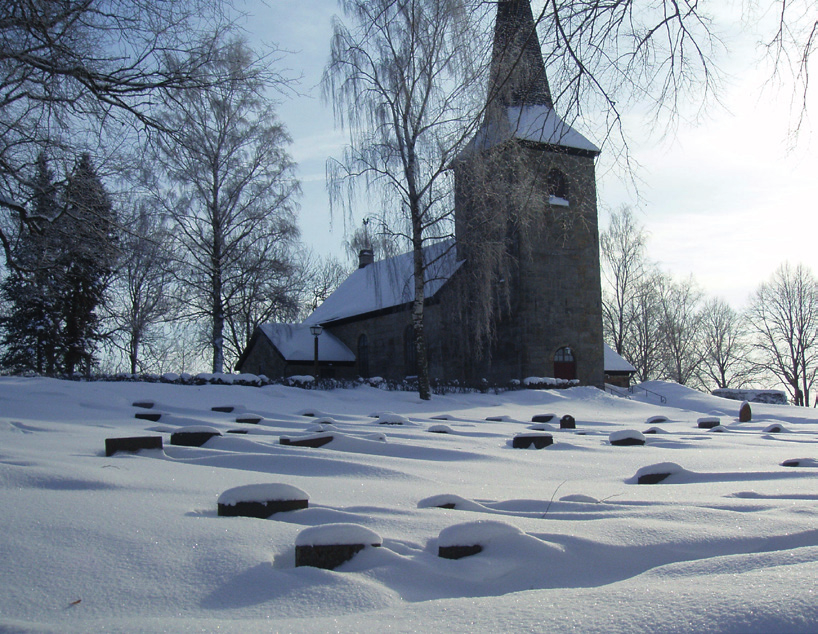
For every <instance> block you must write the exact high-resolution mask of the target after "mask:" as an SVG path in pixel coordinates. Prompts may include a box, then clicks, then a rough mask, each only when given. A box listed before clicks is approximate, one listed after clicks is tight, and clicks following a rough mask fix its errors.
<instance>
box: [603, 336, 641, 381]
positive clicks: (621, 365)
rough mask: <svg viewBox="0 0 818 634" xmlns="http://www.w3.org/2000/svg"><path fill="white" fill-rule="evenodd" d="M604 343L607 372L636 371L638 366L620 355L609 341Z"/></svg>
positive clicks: (631, 372) (630, 372)
mask: <svg viewBox="0 0 818 634" xmlns="http://www.w3.org/2000/svg"><path fill="white" fill-rule="evenodd" d="M602 345H603V346H604V352H605V372H608V373H629V374H633V373H634V372H636V368H634V367H633V366H632V365H631V364H630V363H628V362H627V361H625V359H623V358H622V357H621V356H619V355H618V354H617V353H616V352H615V351H614V350H613V348H611V347H610V346H609V345H608V344H607V343H603V344H602Z"/></svg>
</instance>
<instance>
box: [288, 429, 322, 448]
mask: <svg viewBox="0 0 818 634" xmlns="http://www.w3.org/2000/svg"><path fill="white" fill-rule="evenodd" d="M334 438H335V436H334V435H333V434H331V433H328V432H318V433H316V434H308V435H306V436H280V437H279V439H278V444H280V445H290V446H291V447H312V448H313V449H317V448H318V447H323V446H324V445H326V444H327V443H330V442H332V441H333V439H334Z"/></svg>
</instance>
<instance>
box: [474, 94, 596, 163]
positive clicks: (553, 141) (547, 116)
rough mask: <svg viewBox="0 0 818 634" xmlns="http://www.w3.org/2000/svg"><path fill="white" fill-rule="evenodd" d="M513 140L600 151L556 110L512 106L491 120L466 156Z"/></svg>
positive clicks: (481, 129) (479, 132)
mask: <svg viewBox="0 0 818 634" xmlns="http://www.w3.org/2000/svg"><path fill="white" fill-rule="evenodd" d="M510 139H518V140H521V141H531V142H533V143H544V144H547V145H556V146H560V147H564V148H568V149H573V150H579V151H581V152H587V153H591V154H594V155H596V154H599V151H600V150H599V148H598V147H597V146H596V145H594V144H593V143H591V142H590V141H589V140H588V139H586V138H585V137H584V136H582V135H581V134H580V133H579V132H577V131H576V130H574V128H572V127H571V126H570V125H568V124H567V123H565V121H563V120H562V119H561V118H560V117H559V116H558V115H557V113H556V112H554V109H553V108H550V107H548V106H545V105H525V106H508V107H506V108H504V109H503V111H502V114H500V115H499V116H493V117H490V118H489V119H488V120H487V121H486V123H484V124H483V126H482V127H481V128H480V130H479V131H478V132H477V134H476V135H475V137H474V139H472V141H471V142H470V143H469V146H468V147H467V148H466V150H465V152H464V153H468V152H469V151H471V150H475V149H477V150H486V149H488V148H491V147H494V146H496V145H500V144H501V143H505V142H506V141H508V140H510Z"/></svg>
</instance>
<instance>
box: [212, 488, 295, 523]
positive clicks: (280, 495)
mask: <svg viewBox="0 0 818 634" xmlns="http://www.w3.org/2000/svg"><path fill="white" fill-rule="evenodd" d="M218 505H219V515H221V516H224V517H257V518H259V519H265V518H268V517H270V516H271V515H272V514H273V513H282V512H285V511H296V510H298V509H305V508H307V507H308V506H309V496H308V495H307V494H306V493H305V492H304V491H302V490H301V489H299V488H298V487H294V486H292V485H290V484H278V483H275V484H247V485H244V486H240V487H235V488H233V489H228V490H227V491H225V492H224V493H222V494H221V495H220V496H219V501H218Z"/></svg>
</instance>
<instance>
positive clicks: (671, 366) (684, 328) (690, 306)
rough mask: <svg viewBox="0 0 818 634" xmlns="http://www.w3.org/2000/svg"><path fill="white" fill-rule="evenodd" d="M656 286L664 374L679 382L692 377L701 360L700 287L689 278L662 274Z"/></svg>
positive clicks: (683, 383) (687, 380) (682, 382)
mask: <svg viewBox="0 0 818 634" xmlns="http://www.w3.org/2000/svg"><path fill="white" fill-rule="evenodd" d="M662 282H663V283H662V284H661V285H660V287H659V308H660V315H659V319H660V321H659V334H660V336H661V338H662V344H661V355H662V357H661V358H662V365H663V374H664V376H665V378H667V379H670V380H671V381H675V382H676V383H679V384H680V385H687V384H689V383H690V382H691V380H694V379H696V372H697V370H698V368H699V364H700V362H701V360H702V356H703V351H702V348H701V345H700V337H699V329H700V327H701V320H702V315H701V312H700V304H701V300H702V297H703V293H702V291H701V289H700V288H699V287H698V286H697V284H696V283H695V281H694V280H693V278H687V279H685V280H681V281H677V280H673V279H671V278H670V277H668V276H663V280H662Z"/></svg>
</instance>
